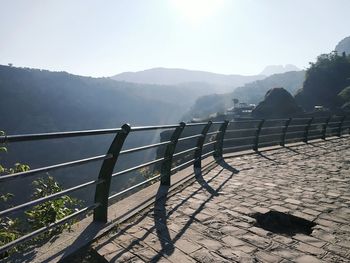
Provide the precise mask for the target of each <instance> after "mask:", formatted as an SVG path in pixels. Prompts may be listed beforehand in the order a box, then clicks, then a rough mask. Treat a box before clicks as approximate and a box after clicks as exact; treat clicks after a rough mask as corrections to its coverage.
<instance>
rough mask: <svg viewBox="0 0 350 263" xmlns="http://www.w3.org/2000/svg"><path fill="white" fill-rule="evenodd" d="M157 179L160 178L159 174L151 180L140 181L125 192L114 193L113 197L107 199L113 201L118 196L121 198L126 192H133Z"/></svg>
mask: <svg viewBox="0 0 350 263" xmlns="http://www.w3.org/2000/svg"><path fill="white" fill-rule="evenodd" d="M159 178H160V174H159V175H156V176H154V177H152V178H149V179H147V180H145V181H142V182H141V183H138V184H135V185H133V186H131V187H129V188H127V189H125V190H122V191H120V192H118V193H116V194H114V195H111V196H109V197H108V200H112V199H114V198H116V197H118V196H121V195H123V194H125V193H127V192H130V191H131V190H134V189H136V188H138V187H140V186H143V185H145V184H147V183H149V182H151V181H154V180H156V179H159Z"/></svg>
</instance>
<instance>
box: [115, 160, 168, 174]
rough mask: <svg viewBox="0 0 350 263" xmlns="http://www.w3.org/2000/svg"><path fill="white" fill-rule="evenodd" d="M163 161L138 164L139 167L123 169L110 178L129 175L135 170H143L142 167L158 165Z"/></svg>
mask: <svg viewBox="0 0 350 263" xmlns="http://www.w3.org/2000/svg"><path fill="white" fill-rule="evenodd" d="M164 160H165V159H164V158H159V159H156V160H153V161H150V162H147V163H143V164H140V165H137V166H134V167H131V168H128V169H125V170H123V171H120V172H117V173H114V174H112V177H116V176H119V175H122V174H126V173H130V172H132V171H136V170H138V169H141V168H143V167H147V166H150V165H152V164H156V163H160V162H162V161H164Z"/></svg>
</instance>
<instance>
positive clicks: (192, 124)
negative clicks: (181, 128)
mask: <svg viewBox="0 0 350 263" xmlns="http://www.w3.org/2000/svg"><path fill="white" fill-rule="evenodd" d="M207 124H208V122H190V123H186V127H193V126H203V125H207Z"/></svg>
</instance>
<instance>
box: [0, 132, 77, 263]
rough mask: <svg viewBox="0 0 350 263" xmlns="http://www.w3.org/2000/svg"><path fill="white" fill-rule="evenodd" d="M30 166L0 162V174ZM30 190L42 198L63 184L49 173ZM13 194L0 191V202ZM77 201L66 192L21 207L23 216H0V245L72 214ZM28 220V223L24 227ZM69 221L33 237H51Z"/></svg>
mask: <svg viewBox="0 0 350 263" xmlns="http://www.w3.org/2000/svg"><path fill="white" fill-rule="evenodd" d="M4 135H5V133H4V132H2V131H0V136H4ZM0 146H1V147H0V152H2V153H6V152H7V147H6V146H2V145H0ZM28 170H30V167H29V166H28V165H26V164H21V163H15V164H14V166H13V167H10V168H6V167H4V166H3V165H0V176H1V175H6V174H13V173H19V172H25V171H28ZM33 186H34V187H35V188H34V191H33V195H32V197H33V200H35V199H38V198H42V197H45V196H48V195H52V194H54V193H57V192H60V191H62V190H63V188H62V187H61V186H60V185H59V184H58V182H57V181H56V180H55V179H54V178H53V177H52V176H47V177H45V178H39V179H37V180H35V181H33ZM13 197H14V195H13V194H12V193H4V194H0V202H3V203H5V202H8V201H9V200H10V199H11V198H13ZM79 204H80V202H79V201H78V200H77V199H75V198H71V197H69V196H67V195H64V196H61V197H58V198H56V199H54V200H50V201H47V202H44V203H42V204H39V205H36V206H34V207H32V208H31V209H30V210H27V211H25V213H24V214H25V216H24V217H21V218H11V217H1V218H0V246H2V245H5V244H7V243H9V242H11V241H14V240H16V239H17V238H19V237H20V236H22V235H24V234H26V233H28V232H32V231H34V230H36V229H39V228H41V227H43V226H48V225H50V224H51V223H54V222H56V221H58V220H60V219H63V218H64V217H66V216H68V215H70V214H72V213H73V212H74V211H75V210H74V207H77V206H78V205H79ZM28 223H29V227H28ZM72 223H73V222H72V221H71V222H67V223H65V224H63V225H60V226H59V227H56V228H54V229H51V230H50V231H47V232H46V233H45V234H42V235H40V236H38V237H37V238H36V241H38V240H44V239H46V238H48V237H51V236H53V235H55V234H57V233H60V232H62V230H64V229H67V228H70V226H71V225H72ZM22 247H25V246H23V245H21V246H17V247H15V248H13V249H11V250H9V251H8V252H7V253H4V254H2V255H0V259H1V258H4V257H7V256H8V255H9V254H11V253H12V252H14V251H17V250H19V249H20V248H22Z"/></svg>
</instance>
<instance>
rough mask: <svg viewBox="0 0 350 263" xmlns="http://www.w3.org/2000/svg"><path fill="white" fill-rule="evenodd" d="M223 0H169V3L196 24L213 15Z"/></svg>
mask: <svg viewBox="0 0 350 263" xmlns="http://www.w3.org/2000/svg"><path fill="white" fill-rule="evenodd" d="M223 2H224V1H223V0H171V3H172V4H173V6H174V7H175V9H176V10H177V12H179V13H180V15H182V16H184V18H185V19H186V20H188V21H189V22H190V23H191V24H193V25H198V24H200V23H201V22H203V21H204V20H206V19H207V18H209V17H211V16H213V15H215V14H216V13H217V12H218V11H219V10H220V9H221V8H222V6H223Z"/></svg>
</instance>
